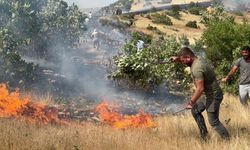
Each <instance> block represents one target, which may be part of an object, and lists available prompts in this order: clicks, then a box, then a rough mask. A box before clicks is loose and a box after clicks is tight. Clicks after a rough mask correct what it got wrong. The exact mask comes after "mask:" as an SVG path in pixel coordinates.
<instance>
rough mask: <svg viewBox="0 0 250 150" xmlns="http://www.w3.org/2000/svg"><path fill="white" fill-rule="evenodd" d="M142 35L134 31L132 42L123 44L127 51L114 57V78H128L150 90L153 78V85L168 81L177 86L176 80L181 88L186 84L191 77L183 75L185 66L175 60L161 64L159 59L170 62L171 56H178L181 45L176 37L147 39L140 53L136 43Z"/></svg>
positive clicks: (129, 80) (112, 75) (130, 81)
mask: <svg viewBox="0 0 250 150" xmlns="http://www.w3.org/2000/svg"><path fill="white" fill-rule="evenodd" d="M140 38H143V36H142V35H138V34H137V33H134V35H133V36H132V39H131V41H129V42H128V43H127V44H126V45H125V46H124V52H125V53H124V54H121V55H119V56H116V57H115V65H116V67H117V69H116V70H114V71H113V72H112V74H111V77H112V78H113V79H115V80H118V81H119V80H127V81H128V82H129V83H133V85H134V86H136V85H139V87H142V88H145V89H148V88H150V86H151V84H152V81H153V83H154V85H156V86H157V85H160V84H161V83H162V82H163V81H164V80H167V81H168V83H169V86H171V85H175V86H176V83H177V81H178V82H180V83H181V86H182V87H187V83H188V81H189V80H188V79H190V78H186V75H185V74H184V66H183V65H180V64H177V65H176V64H174V63H166V64H158V62H160V61H168V59H169V57H170V56H173V55H176V54H177V53H178V50H179V49H180V47H181V44H180V43H179V42H177V40H176V38H174V37H172V38H168V39H164V38H161V39H157V40H151V41H150V42H149V41H147V42H145V43H146V45H147V47H144V48H143V50H142V51H140V52H139V53H138V52H137V51H136V42H137V41H138V39H140Z"/></svg>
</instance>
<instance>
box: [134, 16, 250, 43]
mask: <svg viewBox="0 0 250 150" xmlns="http://www.w3.org/2000/svg"><path fill="white" fill-rule="evenodd" d="M159 13H161V12H159ZM180 14H181V19H180V20H178V19H175V18H173V17H171V16H169V17H170V18H171V21H172V22H173V25H171V26H166V25H162V24H156V23H153V22H152V20H150V19H148V18H145V17H142V16H140V15H136V16H135V20H136V21H135V23H134V26H133V27H132V29H133V30H135V31H141V32H144V33H147V34H151V35H154V36H157V34H156V33H153V31H150V30H148V29H147V26H148V25H151V26H153V27H157V28H158V29H159V30H160V31H162V32H164V33H166V36H170V35H174V36H176V37H182V36H183V35H185V36H187V37H188V39H189V40H190V43H191V44H193V43H194V42H195V39H200V38H201V36H202V34H203V32H204V30H205V29H206V27H205V26H204V24H202V23H200V21H201V18H200V16H197V15H192V14H190V13H183V12H181V13H180ZM234 16H235V15H234ZM188 21H196V22H197V25H198V27H199V28H198V29H195V28H190V27H186V26H185V25H186V23H187V22H188ZM235 21H236V22H237V23H243V22H244V21H248V22H249V21H250V13H244V14H243V16H235Z"/></svg>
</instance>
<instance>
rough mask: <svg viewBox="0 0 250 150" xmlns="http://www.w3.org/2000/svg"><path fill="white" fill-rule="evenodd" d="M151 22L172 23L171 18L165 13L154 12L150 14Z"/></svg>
mask: <svg viewBox="0 0 250 150" xmlns="http://www.w3.org/2000/svg"><path fill="white" fill-rule="evenodd" d="M151 18H152V22H153V23H161V24H164V25H173V23H172V21H171V19H170V18H169V17H168V16H167V15H165V14H159V13H155V14H152V15H151Z"/></svg>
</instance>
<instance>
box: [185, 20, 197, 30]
mask: <svg viewBox="0 0 250 150" xmlns="http://www.w3.org/2000/svg"><path fill="white" fill-rule="evenodd" d="M186 27H190V28H196V29H197V28H198V26H197V21H189V22H188V23H187V24H186Z"/></svg>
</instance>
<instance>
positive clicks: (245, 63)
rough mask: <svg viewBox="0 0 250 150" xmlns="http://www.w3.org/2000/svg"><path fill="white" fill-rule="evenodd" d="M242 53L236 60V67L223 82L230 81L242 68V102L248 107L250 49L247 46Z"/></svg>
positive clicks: (249, 94) (249, 95)
mask: <svg viewBox="0 0 250 150" xmlns="http://www.w3.org/2000/svg"><path fill="white" fill-rule="evenodd" d="M240 53H241V55H242V57H241V58H239V59H237V60H236V62H235V63H234V66H233V67H232V69H231V70H230V72H229V73H228V75H227V76H226V77H225V78H223V79H222V81H224V82H226V81H228V80H229V79H230V77H232V76H233V74H234V73H235V72H236V71H237V70H238V68H240V85H239V95H240V102H241V104H242V105H243V106H248V103H247V100H248V99H249V97H250V47H248V46H246V47H244V48H242V49H241V52H240Z"/></svg>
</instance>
